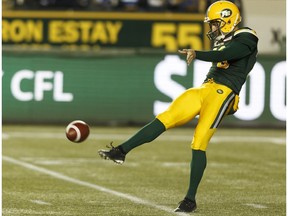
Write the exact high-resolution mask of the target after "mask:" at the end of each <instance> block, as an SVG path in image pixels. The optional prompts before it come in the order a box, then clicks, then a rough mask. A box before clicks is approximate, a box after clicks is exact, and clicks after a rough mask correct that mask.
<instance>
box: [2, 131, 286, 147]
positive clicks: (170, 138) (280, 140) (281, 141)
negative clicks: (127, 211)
mask: <svg viewBox="0 0 288 216" xmlns="http://www.w3.org/2000/svg"><path fill="white" fill-rule="evenodd" d="M131 135H133V134H91V135H90V136H89V138H88V139H93V140H109V141H112V140H122V141H123V140H126V139H128V138H129V137H130V136H131ZM2 138H3V140H5V139H9V138H29V139H31V138H35V139H67V138H66V136H65V133H64V132H63V133H45V132H37V133H35V132H9V133H5V132H4V133H2ZM157 140H162V141H167V142H175V141H187V142H190V141H191V140H192V136H187V135H169V134H163V135H162V136H160V137H158V138H157ZM211 142H212V143H213V142H214V143H215V142H244V143H254V142H263V143H272V144H275V145H286V138H285V137H272V136H244V135H243V136H233V135H231V136H220V135H219V136H217V135H215V136H214V137H213V138H212V139H211Z"/></svg>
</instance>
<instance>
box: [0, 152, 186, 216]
mask: <svg viewBox="0 0 288 216" xmlns="http://www.w3.org/2000/svg"><path fill="white" fill-rule="evenodd" d="M2 159H3V160H4V161H6V162H9V163H12V164H15V165H19V166H22V167H25V168H27V169H30V170H33V171H36V172H39V173H43V174H46V175H49V176H52V177H54V178H56V179H61V180H63V181H66V182H70V183H73V184H77V185H80V186H84V187H88V188H92V189H95V190H97V191H101V192H104V193H109V194H111V195H113V196H117V197H120V198H124V199H127V200H129V201H131V202H133V203H137V204H141V205H145V206H149V207H152V208H155V209H158V210H162V211H165V212H167V213H171V214H175V215H187V214H183V213H175V212H173V209H170V208H168V207H166V206H162V205H157V204H155V203H153V202H151V201H148V200H144V199H141V198H138V197H136V196H132V195H130V194H125V193H122V192H119V191H115V190H111V189H109V188H106V187H103V186H100V185H96V184H92V183H89V182H85V181H81V180H79V179H75V178H72V177H69V176H66V175H63V174H62V173H59V172H55V171H52V170H48V169H45V168H42V167H39V166H35V165H33V164H30V163H27V162H24V161H20V160H16V159H14V158H12V157H8V156H5V155H3V156H2Z"/></svg>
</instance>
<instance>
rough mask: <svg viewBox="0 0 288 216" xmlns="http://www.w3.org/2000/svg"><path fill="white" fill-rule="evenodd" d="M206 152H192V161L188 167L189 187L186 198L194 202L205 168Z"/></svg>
mask: <svg viewBox="0 0 288 216" xmlns="http://www.w3.org/2000/svg"><path fill="white" fill-rule="evenodd" d="M206 163H207V159H206V152H205V151H201V150H192V161H191V167H190V169H191V170H190V185H189V189H188V192H187V195H186V197H187V198H189V199H191V200H195V197H196V193H197V188H198V185H199V183H200V181H201V179H202V176H203V173H204V170H205V168H206Z"/></svg>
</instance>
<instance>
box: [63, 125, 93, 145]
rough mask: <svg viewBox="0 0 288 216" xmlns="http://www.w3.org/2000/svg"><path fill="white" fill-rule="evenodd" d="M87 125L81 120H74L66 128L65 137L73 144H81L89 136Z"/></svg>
mask: <svg viewBox="0 0 288 216" xmlns="http://www.w3.org/2000/svg"><path fill="white" fill-rule="evenodd" d="M89 133H90V129H89V125H88V124H87V123H86V122H84V121H81V120H75V121H72V122H71V123H69V124H68V125H67V127H66V137H67V138H68V139H69V140H70V141H72V142H75V143H80V142H83V141H84V140H86V139H87V137H88V136H89Z"/></svg>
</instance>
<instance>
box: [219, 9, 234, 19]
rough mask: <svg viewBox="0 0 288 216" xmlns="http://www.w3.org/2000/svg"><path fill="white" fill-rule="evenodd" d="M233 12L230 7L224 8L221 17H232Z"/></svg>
mask: <svg viewBox="0 0 288 216" xmlns="http://www.w3.org/2000/svg"><path fill="white" fill-rule="evenodd" d="M231 14H232V11H231V10H230V9H224V10H222V11H221V17H222V18H227V17H230V16H231Z"/></svg>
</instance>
